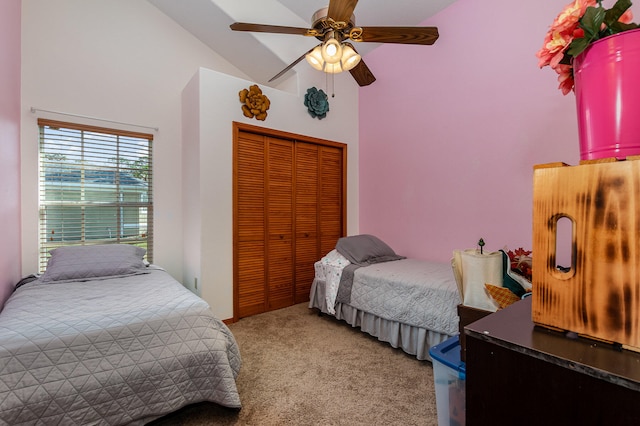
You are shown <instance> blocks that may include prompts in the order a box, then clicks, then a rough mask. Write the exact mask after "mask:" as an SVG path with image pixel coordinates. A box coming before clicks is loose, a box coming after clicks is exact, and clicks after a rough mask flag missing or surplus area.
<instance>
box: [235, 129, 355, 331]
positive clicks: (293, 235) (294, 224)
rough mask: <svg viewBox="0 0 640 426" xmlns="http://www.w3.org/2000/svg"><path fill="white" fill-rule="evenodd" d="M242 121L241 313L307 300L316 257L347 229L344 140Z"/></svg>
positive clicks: (238, 211) (238, 186) (238, 157)
mask: <svg viewBox="0 0 640 426" xmlns="http://www.w3.org/2000/svg"><path fill="white" fill-rule="evenodd" d="M237 126H238V129H237V133H236V145H235V147H234V194H233V196H234V317H235V318H243V317H246V316H249V315H254V314H257V313H261V312H265V311H268V310H272V309H278V308H282V307H285V306H290V305H293V304H294V303H302V302H305V301H307V300H309V291H310V289H311V284H312V282H313V278H314V263H315V262H317V261H318V260H320V258H321V257H322V256H324V255H325V254H327V253H328V252H329V251H331V250H333V248H334V247H335V244H336V241H337V240H338V238H340V237H341V236H343V235H344V233H345V223H344V215H345V209H344V198H345V196H344V193H345V190H346V185H345V182H344V174H345V164H344V163H345V160H344V159H345V158H346V146H343V145H341V144H337V143H332V142H327V144H326V145H324V144H323V141H319V140H317V139H313V138H307V139H305V141H299V140H295V139H294V138H293V137H292V135H290V134H284V133H281V132H277V131H267V132H266V134H263V133H262V131H263V130H264V129H255V131H249V130H251V129H253V128H252V127H251V126H247V125H242V126H240V125H237ZM243 129H247V130H246V131H245V130H243ZM280 134H282V135H283V137H280ZM272 135H275V136H272ZM301 138H303V139H304V137H301ZM307 141H308V142H307Z"/></svg>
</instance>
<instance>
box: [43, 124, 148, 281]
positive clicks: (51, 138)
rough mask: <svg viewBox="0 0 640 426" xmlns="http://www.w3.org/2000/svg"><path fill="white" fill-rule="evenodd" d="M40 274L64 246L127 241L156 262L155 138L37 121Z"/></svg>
mask: <svg viewBox="0 0 640 426" xmlns="http://www.w3.org/2000/svg"><path fill="white" fill-rule="evenodd" d="M38 126H39V128H40V164H39V166H40V167H39V169H40V179H39V182H40V183H39V212H40V219H39V226H40V229H39V235H40V242H39V253H40V272H42V271H44V269H45V268H46V266H47V260H48V258H49V251H50V250H52V249H54V248H56V247H60V246H66V245H85V244H102V243H123V244H132V245H136V246H140V247H144V248H145V249H146V250H147V254H146V259H147V261H149V262H152V261H153V197H152V164H153V163H152V150H151V146H152V142H153V136H152V135H150V134H146V133H136V132H128V131H120V130H113V129H106V128H101V127H93V126H84V125H78V124H72V123H63V122H59V121H52V120H45V119H39V120H38Z"/></svg>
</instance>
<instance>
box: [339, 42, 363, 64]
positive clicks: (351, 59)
mask: <svg viewBox="0 0 640 426" xmlns="http://www.w3.org/2000/svg"><path fill="white" fill-rule="evenodd" d="M361 59H362V57H361V56H360V55H359V54H358V52H356V51H355V49H354V48H353V47H352V46H351V45H350V44H349V43H344V44H343V46H342V58H341V59H340V63H341V64H342V70H343V71H349V70H350V69H353V68H354V67H355V66H356V65H358V63H359V62H360V60H361Z"/></svg>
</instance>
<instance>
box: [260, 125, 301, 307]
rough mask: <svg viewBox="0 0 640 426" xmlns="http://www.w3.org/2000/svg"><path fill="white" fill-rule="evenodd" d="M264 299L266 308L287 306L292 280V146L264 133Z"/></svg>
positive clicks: (290, 298)
mask: <svg viewBox="0 0 640 426" xmlns="http://www.w3.org/2000/svg"><path fill="white" fill-rule="evenodd" d="M266 141H267V167H266V173H267V195H266V205H267V259H266V261H267V300H268V306H267V308H268V310H272V309H278V308H282V307H285V306H291V305H293V302H294V284H293V244H294V234H293V170H294V161H293V148H294V144H293V142H291V141H286V140H281V139H276V138H271V137H267V138H266Z"/></svg>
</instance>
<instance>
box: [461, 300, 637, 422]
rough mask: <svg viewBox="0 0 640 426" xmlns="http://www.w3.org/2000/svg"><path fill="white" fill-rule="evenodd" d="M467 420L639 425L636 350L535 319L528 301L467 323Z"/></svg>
mask: <svg viewBox="0 0 640 426" xmlns="http://www.w3.org/2000/svg"><path fill="white" fill-rule="evenodd" d="M465 334H466V345H467V355H466V358H467V359H466V373H467V376H466V425H467V426H473V425H545V426H546V425H563V426H565V425H580V426H583V425H640V353H636V352H632V351H629V350H621V349H618V348H615V347H613V345H610V344H607V343H601V342H597V341H594V340H589V339H584V338H577V337H571V336H568V335H566V333H561V332H557V331H552V330H549V329H546V328H543V327H540V326H536V325H534V323H533V322H532V321H531V299H530V298H527V299H524V300H522V301H519V302H517V303H515V304H513V305H511V306H509V307H508V308H506V309H503V310H500V311H498V312H496V313H494V314H492V315H489V316H487V317H485V318H482V319H480V320H478V321H476V322H474V323H472V324H470V325H468V326H467V327H466V328H465Z"/></svg>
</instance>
